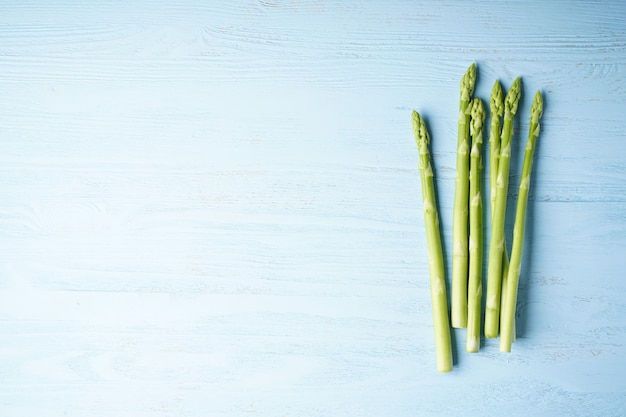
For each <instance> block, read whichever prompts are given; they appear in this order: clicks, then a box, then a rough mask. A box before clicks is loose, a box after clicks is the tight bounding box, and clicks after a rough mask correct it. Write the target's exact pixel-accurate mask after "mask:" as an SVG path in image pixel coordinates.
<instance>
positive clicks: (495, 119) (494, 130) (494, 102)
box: [489, 80, 509, 311]
mask: <svg viewBox="0 0 626 417" xmlns="http://www.w3.org/2000/svg"><path fill="white" fill-rule="evenodd" d="M503 99H504V98H503V96H502V86H501V85H500V81H498V80H496V82H495V83H494V84H493V88H492V90H491V98H490V111H491V126H490V128H489V145H490V146H489V166H490V170H489V191H490V196H489V200H490V209H491V219H492V221H493V213H494V207H495V203H496V183H497V178H498V161H499V160H500V134H501V127H502V114H503V113H504V100H503ZM508 272H509V257H508V254H507V250H506V237H505V238H504V248H503V250H502V290H501V291H504V288H506V283H507V274H508ZM500 300H501V302H500V311H504V310H505V304H506V297H500Z"/></svg>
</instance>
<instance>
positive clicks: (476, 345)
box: [465, 337, 480, 353]
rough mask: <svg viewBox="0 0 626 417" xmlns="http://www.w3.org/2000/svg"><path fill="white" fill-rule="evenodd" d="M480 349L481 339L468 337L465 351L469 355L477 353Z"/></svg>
mask: <svg viewBox="0 0 626 417" xmlns="http://www.w3.org/2000/svg"><path fill="white" fill-rule="evenodd" d="M479 349H480V338H478V337H468V338H467V341H466V343H465V351H466V352H468V353H476V352H478V350H479Z"/></svg>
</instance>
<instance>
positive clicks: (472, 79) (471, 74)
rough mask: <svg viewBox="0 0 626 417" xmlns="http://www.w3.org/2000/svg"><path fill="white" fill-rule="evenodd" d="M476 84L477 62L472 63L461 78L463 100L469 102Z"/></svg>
mask: <svg viewBox="0 0 626 417" xmlns="http://www.w3.org/2000/svg"><path fill="white" fill-rule="evenodd" d="M475 84H476V64H475V63H472V65H470V67H469V68H468V69H467V71H465V75H463V78H461V101H464V102H469V101H470V97H471V96H472V94H474V85H475Z"/></svg>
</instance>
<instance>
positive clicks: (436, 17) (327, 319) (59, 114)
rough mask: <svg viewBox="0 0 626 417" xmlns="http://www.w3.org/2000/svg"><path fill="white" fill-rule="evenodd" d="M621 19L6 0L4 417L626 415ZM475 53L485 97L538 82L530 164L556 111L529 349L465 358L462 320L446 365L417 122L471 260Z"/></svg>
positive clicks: (488, 347)
mask: <svg viewBox="0 0 626 417" xmlns="http://www.w3.org/2000/svg"><path fill="white" fill-rule="evenodd" d="M625 19H626V14H625V12H624V5H623V3H622V2H621V1H619V0H613V1H604V2H580V1H574V2H572V1H543V2H541V1H524V2H502V1H475V2H464V1H460V0H457V1H444V2H429V1H421V2H417V1H416V2H413V1H385V2H382V1H380V2H357V1H344V2H339V1H304V0H303V1H269V0H267V1H252V0H250V1H237V2H231V1H222V2H203V1H195V2H194V1H180V2H171V1H167V2H166V1H151V2H147V1H132V2H131V1H125V0H124V1H122V0H112V1H107V2H95V1H84V0H81V1H70V0H59V1H37V0H34V1H29V2H22V1H3V2H2V3H1V4H0V97H1V99H0V415H2V416H7V417H15V416H46V417H57V416H59V417H60V416H72V417H73V416H77V417H78V416H93V417H97V416H194V417H195V416H246V415H256V416H395V417H402V416H407V417H408V416H431V415H432V416H439V415H470V416H471V415H478V413H479V412H480V413H481V415H485V414H486V415H508V416H522V415H524V416H525V415H529V414H530V415H551V416H560V415H563V416H620V415H624V414H625V413H626V411H625V410H626V377H624V372H623V371H624V365H623V363H624V357H625V356H626V347H625V346H624V344H625V343H626V319H625V317H626V280H625V279H624V273H625V272H624V271H625V269H626V251H625V249H626V214H625V213H626V156H625V155H624V154H625V151H626V135H625V133H624V132H625V131H626V123H625V122H624V110H625V109H626V106H625V104H626V89H625V85H626V84H625V77H624V74H625V71H626V20H625ZM471 62H476V63H477V65H478V68H479V78H478V84H477V89H476V95H477V96H479V97H482V98H484V99H487V98H488V94H489V91H490V89H491V86H492V84H493V81H494V80H495V79H496V78H499V79H500V80H501V81H502V83H503V84H504V86H505V87H508V86H509V85H510V83H511V81H512V80H513V78H514V77H515V76H517V75H521V76H523V86H524V98H523V100H522V103H521V112H520V118H519V120H520V121H519V122H518V125H517V126H516V130H517V133H518V136H517V137H516V142H515V143H516V145H515V146H514V148H513V152H514V155H513V162H512V169H513V171H514V173H517V172H519V168H520V163H521V149H523V148H522V147H521V145H519V143H520V142H523V141H524V140H525V135H526V128H527V120H528V108H529V106H530V97H532V94H533V93H534V91H535V90H537V89H541V90H542V91H543V92H544V97H545V103H546V109H545V113H544V118H543V130H542V135H541V137H540V139H539V140H540V144H539V147H538V149H537V154H536V163H535V171H534V175H535V176H534V177H533V182H532V189H531V195H530V203H529V213H528V214H529V217H528V230H527V241H526V243H527V244H526V246H525V253H524V261H523V268H522V277H521V284H520V295H519V305H518V315H519V317H518V333H519V334H518V340H517V342H516V343H515V344H514V346H513V352H512V353H511V354H502V353H500V352H499V351H498V344H497V340H483V347H482V349H481V351H480V352H479V353H477V354H466V353H465V352H464V351H463V349H464V337H465V332H464V330H456V331H455V332H454V343H455V368H454V371H453V372H451V373H449V374H445V375H441V374H437V373H436V371H435V365H434V351H433V336H432V322H431V315H430V298H429V293H428V269H427V262H426V246H425V237H424V233H423V224H422V216H421V209H422V206H421V198H420V189H419V177H418V171H417V152H416V149H415V146H414V142H413V138H412V133H411V127H410V110H411V109H413V108H415V109H417V110H418V111H420V112H421V113H422V114H423V115H424V116H425V117H426V118H427V120H428V123H429V127H430V130H431V135H432V137H433V152H434V163H435V166H436V170H437V172H436V175H437V179H438V183H437V185H438V193H439V194H438V195H439V203H440V209H441V216H442V227H443V229H444V244H446V245H447V247H449V245H450V228H451V214H452V196H453V182H454V163H455V143H456V117H457V105H458V103H457V98H458V82H459V80H460V77H461V75H462V74H463V72H464V71H465V69H466V68H467V66H468V65H469V64H470V63H471ZM517 182H518V177H517V176H516V174H513V175H512V178H511V183H512V185H513V186H512V190H511V196H512V197H514V195H515V193H516V191H515V188H516V187H517ZM511 227H512V224H511V222H508V223H507V232H508V233H509V234H510V232H511ZM448 261H449V258H448ZM531 407H532V408H531Z"/></svg>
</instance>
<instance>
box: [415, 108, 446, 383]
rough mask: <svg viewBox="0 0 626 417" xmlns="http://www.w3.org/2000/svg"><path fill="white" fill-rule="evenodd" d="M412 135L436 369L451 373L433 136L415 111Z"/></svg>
mask: <svg viewBox="0 0 626 417" xmlns="http://www.w3.org/2000/svg"><path fill="white" fill-rule="evenodd" d="M412 119H413V134H414V135H415V142H417V148H418V149H419V170H420V179H421V183H422V197H423V200H424V223H425V226H426V241H427V244H428V264H429V268H430V295H431V302H432V309H433V323H434V328H435V352H436V359H437V370H438V371H439V372H448V371H450V370H451V369H452V345H451V342H450V324H449V323H450V322H449V318H448V301H447V296H446V283H445V275H444V259H443V249H442V246H441V232H440V230H439V214H438V212H437V201H436V197H435V186H434V182H433V179H434V178H433V170H432V166H431V163H430V151H429V150H428V146H429V143H430V136H429V135H428V130H427V129H426V124H425V123H424V120H423V119H422V118H421V117H420V115H419V113H417V112H416V111H415V110H413V113H412Z"/></svg>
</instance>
